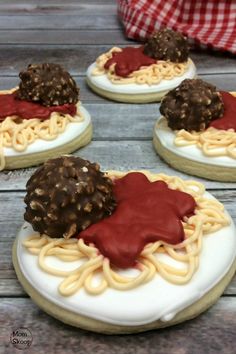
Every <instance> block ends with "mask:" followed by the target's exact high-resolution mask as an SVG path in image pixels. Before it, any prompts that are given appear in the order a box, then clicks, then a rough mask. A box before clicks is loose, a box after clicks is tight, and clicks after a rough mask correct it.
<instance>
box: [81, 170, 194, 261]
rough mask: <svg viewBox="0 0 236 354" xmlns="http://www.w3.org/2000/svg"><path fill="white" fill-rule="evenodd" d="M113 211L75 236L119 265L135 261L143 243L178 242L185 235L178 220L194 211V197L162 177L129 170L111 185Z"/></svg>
mask: <svg viewBox="0 0 236 354" xmlns="http://www.w3.org/2000/svg"><path fill="white" fill-rule="evenodd" d="M114 193H115V196H116V200H117V203H118V204H117V208H116V210H115V212H114V213H113V214H112V215H111V216H110V217H108V218H105V219H103V220H101V221H99V222H98V223H96V224H93V225H91V226H90V227H88V228H87V229H86V230H84V231H82V232H81V233H80V234H79V236H78V238H80V237H81V238H83V239H84V241H85V243H87V244H89V243H93V244H94V245H95V246H96V247H97V248H98V249H99V251H100V252H101V253H102V254H103V255H104V256H105V257H107V258H108V259H109V260H110V261H111V263H112V264H113V265H115V266H117V267H120V268H128V267H132V266H134V265H135V261H136V260H137V258H138V256H139V255H140V253H141V252H142V250H143V248H144V246H145V245H146V244H148V243H150V242H155V241H158V240H162V241H165V242H167V243H170V244H177V243H180V242H181V241H183V239H184V230H183V226H182V224H181V220H182V219H183V217H184V216H190V215H192V214H193V213H194V209H195V207H196V203H195V200H194V199H193V198H192V197H191V196H190V195H189V194H187V193H184V192H180V191H176V190H171V189H169V188H168V186H167V184H166V183H165V182H162V181H157V182H149V180H148V179H147V177H145V175H144V174H142V173H137V172H135V173H129V174H128V175H126V176H125V177H123V178H120V179H117V180H116V181H115V185H114Z"/></svg>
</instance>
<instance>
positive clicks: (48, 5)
mask: <svg viewBox="0 0 236 354" xmlns="http://www.w3.org/2000/svg"><path fill="white" fill-rule="evenodd" d="M81 6H93V7H94V6H102V7H103V6H113V7H116V5H115V4H114V0H99V3H98V1H97V0H89V1H85V0H80V1H78V0H67V1H66V3H63V2H62V1H58V0H50V1H45V0H30V2H29V1H21V0H11V2H9V1H1V2H0V10H1V12H2V13H5V12H13V11H15V12H16V14H18V13H20V11H34V12H35V11H42V10H43V9H46V10H47V11H50V10H51V11H55V10H63V11H64V12H66V11H68V10H70V9H78V8H80V7H81Z"/></svg>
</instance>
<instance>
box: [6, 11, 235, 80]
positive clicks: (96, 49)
mask: <svg viewBox="0 0 236 354" xmlns="http://www.w3.org/2000/svg"><path fill="white" fill-rule="evenodd" d="M0 21H1V18H0ZM0 23H1V22H0ZM110 48H111V45H73V46H66V45H60V46H59V45H57V46H49V45H43V46H38V45H37V46H35V45H32V46H25V45H18V46H14V47H13V46H12V45H2V46H1V51H0V75H2V76H17V75H18V73H19V71H20V70H22V69H23V68H25V67H26V66H27V65H28V64H29V63H40V62H45V61H49V62H56V63H58V64H61V65H63V66H65V68H66V69H67V70H70V73H71V74H72V75H84V74H85V72H86V70H87V67H88V66H89V64H91V63H92V62H93V61H95V59H96V57H97V56H98V55H99V54H101V53H104V52H105V51H107V50H109V49H110ZM191 57H192V59H193V60H194V62H195V64H196V66H197V69H198V73H199V74H207V75H209V74H217V73H218V74H220V73H224V74H225V73H236V65H235V59H234V58H233V57H231V56H229V55H226V54H225V55H223V54H218V55H217V54H215V53H214V54H213V53H208V52H193V53H192V54H191ZM16 58H17V60H16Z"/></svg>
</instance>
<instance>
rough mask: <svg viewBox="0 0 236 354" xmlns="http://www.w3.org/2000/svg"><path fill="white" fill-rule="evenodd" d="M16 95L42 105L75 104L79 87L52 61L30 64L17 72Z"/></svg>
mask: <svg viewBox="0 0 236 354" xmlns="http://www.w3.org/2000/svg"><path fill="white" fill-rule="evenodd" d="M19 77H20V79H21V81H20V84H19V90H18V91H17V97H18V98H19V99H21V100H26V101H30V102H36V103H40V104H42V105H43V106H58V105H64V104H76V103H77V102H78V100H79V88H77V86H76V82H75V81H74V79H73V78H72V77H71V75H70V74H69V73H68V72H67V71H65V70H64V69H63V68H62V67H61V66H60V65H58V64H53V63H44V64H30V65H29V66H28V68H27V70H25V71H21V72H20V74H19Z"/></svg>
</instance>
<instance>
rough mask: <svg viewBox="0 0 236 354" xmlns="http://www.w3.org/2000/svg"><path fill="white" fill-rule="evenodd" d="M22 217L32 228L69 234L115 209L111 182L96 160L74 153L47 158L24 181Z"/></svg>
mask: <svg viewBox="0 0 236 354" xmlns="http://www.w3.org/2000/svg"><path fill="white" fill-rule="evenodd" d="M26 190H27V194H26V196H25V199H24V201H25V203H26V205H27V206H26V211H25V214H24V218H25V220H26V221H28V222H29V223H30V224H31V225H32V227H33V229H34V230H35V231H38V232H39V233H40V234H46V235H48V236H51V237H64V238H70V237H73V236H76V235H77V234H78V232H80V231H81V230H84V229H86V228H87V227H88V226H89V225H91V224H93V223H96V222H98V221H99V220H101V219H103V218H104V217H106V216H108V215H110V214H111V213H112V211H113V210H114V209H115V206H116V202H115V199H114V196H113V183H112V181H111V179H110V178H108V177H106V176H105V175H104V173H103V172H101V171H100V167H99V165H98V164H96V163H91V162H89V161H87V160H83V159H81V158H79V157H74V156H62V157H60V158H56V159H51V160H48V161H47V162H46V163H45V164H44V165H43V166H41V167H39V168H38V169H37V170H36V171H35V173H34V174H33V175H32V176H31V178H30V179H29V180H28V182H27V184H26Z"/></svg>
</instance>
